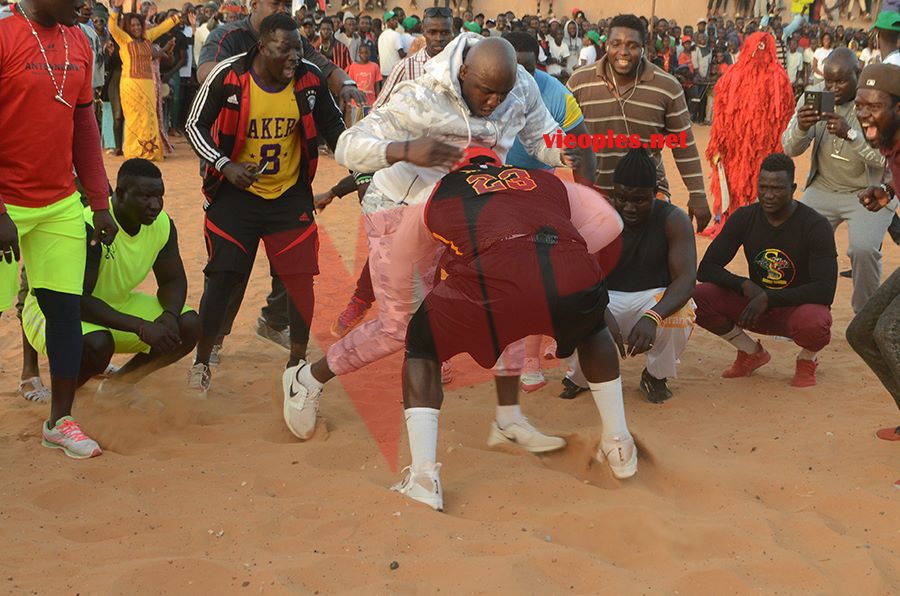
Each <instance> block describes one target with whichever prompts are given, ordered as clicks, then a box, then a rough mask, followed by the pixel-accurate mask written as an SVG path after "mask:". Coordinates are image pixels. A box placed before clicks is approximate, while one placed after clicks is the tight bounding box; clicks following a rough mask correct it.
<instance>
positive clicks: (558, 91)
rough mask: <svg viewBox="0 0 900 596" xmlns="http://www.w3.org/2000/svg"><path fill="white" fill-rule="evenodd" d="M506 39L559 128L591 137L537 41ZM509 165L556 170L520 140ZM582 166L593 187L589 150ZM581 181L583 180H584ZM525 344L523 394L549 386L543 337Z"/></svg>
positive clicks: (518, 36) (517, 36)
mask: <svg viewBox="0 0 900 596" xmlns="http://www.w3.org/2000/svg"><path fill="white" fill-rule="evenodd" d="M503 38H504V39H505V40H506V41H508V42H509V43H510V44H512V46H513V48H514V49H515V50H516V60H517V61H518V63H519V64H521V65H522V67H524V68H525V70H527V71H528V72H529V73H531V75H532V76H533V77H534V80H535V82H536V83H537V86H538V89H540V90H541V99H543V100H544V105H545V106H547V109H548V110H550V114H551V115H552V116H553V118H554V119H555V120H556V122H557V124H559V127H560V128H561V129H562V131H563V134H566V133H572V134H574V135H580V134H589V133H588V129H587V127H586V126H585V125H584V116H583V115H582V114H581V108H580V107H578V102H577V101H575V97H574V96H573V95H572V93H571V92H570V91H569V90H568V89H567V88H566V86H565V85H563V84H562V83H561V82H560V81H559V80H558V79H556V78H555V77H553V76H551V75H549V74H547V73H546V72H544V71H542V70H537V61H538V54H539V49H538V48H539V46H538V42H537V39H535V38H534V37H533V36H531V35H529V34H528V33H525V32H523V31H513V32H509V33H505V34H504V35H503ZM506 163H508V164H509V165H513V166H516V167H519V168H523V169H526V170H552V169H553V167H551V166H548V165H547V164H545V163H543V162H541V161H538V160H537V159H536V158H535V157H533V156H532V155H531V154H529V153H528V152H527V151H526V150H525V147H523V146H522V143H521V142H520V141H519V140H518V139H516V142H515V144H514V145H513V147H512V149H510V151H509V154H508V155H507V156H506ZM581 163H582V167H581V169H580V170H579V171H577V172H575V178H576V180H577V181H578V182H581V183H582V184H585V185H587V186H591V182H590V181H591V180H593V179H594V178H593V176H594V168H595V167H596V160H595V159H594V155H593V152H592V150H591V149H590V148H588V149H582V155H581ZM588 169H589V171H588ZM582 177H584V178H583V179H582ZM523 343H524V346H521V345H520V346H519V348H522V347H524V352H525V360H524V367H523V370H522V374H521V376H520V380H519V383H520V386H521V388H522V390H523V391H526V392H531V391H537V390H538V389H540V388H541V387H543V386H544V385H546V384H547V381H546V380H545V379H544V373H543V372H542V371H541V362H540V358H539V357H538V353H539V352H540V344H541V337H540V336H531V337H527V338H525V339H524V340H523ZM513 353H514V352H513Z"/></svg>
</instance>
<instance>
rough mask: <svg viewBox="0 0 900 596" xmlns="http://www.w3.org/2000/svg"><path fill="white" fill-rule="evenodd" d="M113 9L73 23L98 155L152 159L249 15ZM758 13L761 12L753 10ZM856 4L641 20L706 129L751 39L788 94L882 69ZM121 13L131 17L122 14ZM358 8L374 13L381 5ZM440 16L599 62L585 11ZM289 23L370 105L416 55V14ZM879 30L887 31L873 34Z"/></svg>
mask: <svg viewBox="0 0 900 596" xmlns="http://www.w3.org/2000/svg"><path fill="white" fill-rule="evenodd" d="M128 1H129V2H132V1H136V0H128ZM118 4H119V5H120V8H119V9H118V14H117V13H116V9H115V8H114V10H113V14H114V18H113V19H112V20H110V10H109V9H108V8H107V7H105V6H103V5H101V4H98V3H93V2H92V0H88V1H87V2H86V3H85V5H84V7H83V9H82V11H81V16H80V19H79V21H80V25H81V27H82V29H83V30H84V31H85V33H86V35H87V36H88V38H89V40H90V41H91V43H92V46H93V49H94V52H95V64H94V88H95V96H96V103H97V118H98V123H99V124H100V129H101V131H102V133H103V142H104V147H105V148H106V149H107V150H108V152H109V153H114V154H116V155H125V156H126V157H145V158H150V159H161V158H162V157H163V155H165V154H168V153H170V152H171V151H172V150H173V146H172V143H171V139H172V137H174V136H180V135H182V134H183V132H184V125H185V121H186V118H187V112H188V109H189V107H190V105H191V102H192V100H193V97H194V95H195V93H196V91H197V89H198V86H199V85H198V81H197V63H198V60H199V57H200V49H201V47H202V46H203V44H204V42H205V41H206V39H207V38H208V37H209V35H210V33H211V32H212V31H213V30H214V29H216V28H217V27H220V26H222V25H223V24H227V23H230V22H232V21H235V20H238V19H241V18H244V17H245V16H246V15H247V14H248V13H249V10H250V9H249V7H248V6H246V5H245V4H243V3H241V1H240V0H225V1H224V2H221V3H220V2H218V1H216V0H211V1H209V2H207V3H205V4H192V3H185V4H184V5H183V6H182V8H181V10H178V9H170V10H168V11H160V10H159V9H158V7H157V5H156V4H155V3H154V2H151V1H150V0H143V1H141V2H140V4H134V5H132V6H130V7H121V4H122V3H121V0H120V1H119V2H118ZM760 4H761V5H762V7H763V9H764V10H761V11H760V10H758V9H759V7H760ZM856 5H857V3H853V2H846V1H844V2H842V1H841V0H836V2H835V4H834V5H833V6H828V5H826V4H824V3H823V2H821V1H820V0H815V2H812V3H808V2H806V1H805V0H801V2H800V3H796V2H795V3H794V4H793V5H792V6H791V10H790V12H792V14H791V15H788V16H783V15H785V11H784V10H783V9H782V8H780V7H779V6H777V5H771V4H770V5H766V4H765V3H760V2H756V3H755V4H754V3H753V2H752V1H751V0H740V1H738V2H737V3H736V4H735V6H734V7H733V8H734V12H733V13H732V15H733V16H728V9H729V7H728V1H727V0H724V2H723V1H720V0H710V2H709V14H708V17H707V18H706V19H703V20H700V21H698V22H697V23H694V24H688V23H680V22H679V21H678V20H676V19H668V18H664V17H653V18H652V22H651V20H648V19H647V18H646V17H641V19H642V20H643V21H645V23H646V25H647V27H648V29H649V31H650V35H651V39H650V42H649V43H648V44H647V49H646V51H647V52H648V56H647V57H648V58H649V59H650V60H651V61H652V62H653V63H655V64H656V65H657V66H659V67H660V68H662V69H663V70H665V71H667V72H669V73H670V74H672V75H674V76H675V77H676V78H677V79H678V80H679V81H680V82H681V85H682V87H683V88H684V91H685V97H686V98H687V99H688V102H689V108H690V111H691V119H692V120H693V121H694V122H695V123H698V124H709V123H710V122H711V120H712V104H713V102H712V97H713V94H714V89H715V84H716V82H717V81H718V79H719V78H720V77H721V76H722V74H723V73H724V72H725V71H726V70H727V69H728V68H729V67H730V66H731V65H733V64H734V63H735V62H736V61H737V59H738V56H739V55H740V53H741V51H742V44H743V41H744V39H745V38H746V37H747V36H749V35H750V34H752V33H753V32H755V31H758V30H765V31H769V32H771V33H772V35H774V36H775V38H776V46H777V53H778V58H779V61H780V62H781V64H782V66H783V67H784V68H785V70H786V72H787V74H788V77H789V79H790V81H791V84H792V85H793V87H794V92H795V95H796V96H799V95H800V93H801V92H802V91H803V90H804V89H805V88H806V87H808V86H809V85H812V84H816V83H820V82H822V80H823V74H822V64H823V63H824V60H825V58H826V57H827V56H828V55H829V54H830V53H831V52H832V51H833V50H834V49H836V48H840V47H847V48H849V49H851V50H853V51H854V52H855V53H856V55H857V56H858V58H859V60H860V66H865V65H867V64H870V63H873V62H879V61H881V60H882V58H883V57H882V55H881V54H882V51H881V49H880V48H879V41H878V40H879V35H880V36H881V39H882V44H887V45H890V44H893V47H894V48H896V46H897V36H898V30H900V22H896V23H893V24H892V23H891V22H890V20H885V19H881V20H880V21H878V22H877V23H876V26H874V27H871V28H868V27H850V26H845V25H843V24H841V20H840V19H841V18H849V16H850V14H851V12H852V11H853V6H856ZM329 6H330V5H329ZM858 6H859V11H858V14H857V15H856V16H857V17H859V18H863V19H868V18H870V17H869V15H870V13H872V7H871V0H859V3H858ZM123 8H124V9H125V10H129V12H125V13H124V14H122V13H123ZM366 8H367V10H380V8H381V5H379V8H376V7H374V6H368V5H367V6H366ZM886 8H890V7H886ZM551 9H552V6H551ZM448 10H450V11H451V13H452V14H453V15H454V16H453V30H452V33H453V34H454V35H456V34H458V33H460V32H462V31H470V32H474V33H478V34H481V35H484V36H486V37H496V36H502V35H503V34H504V33H506V32H509V31H525V32H527V33H529V34H531V35H533V36H534V37H535V38H536V39H537V40H538V43H539V46H540V56H539V60H538V65H537V67H538V68H539V69H541V70H544V71H546V72H547V73H548V74H550V75H552V76H554V77H556V78H558V79H559V80H561V81H562V82H565V81H566V80H567V79H568V77H569V76H570V75H571V73H572V72H574V71H575V70H576V69H578V68H581V67H584V66H587V65H590V64H593V63H594V62H596V61H597V60H599V59H600V58H602V57H603V56H604V55H605V53H606V40H607V33H608V25H609V19H605V18H604V19H599V20H596V21H594V20H591V19H590V18H589V17H588V15H587V14H586V13H585V12H584V11H582V10H574V11H573V14H572V15H571V17H570V18H569V17H568V16H566V17H558V16H552V15H547V16H544V17H540V16H534V15H523V16H521V17H517V16H516V15H515V14H514V13H513V12H512V11H507V12H505V13H500V14H498V15H496V16H493V17H492V18H489V17H487V16H486V15H485V14H483V13H474V12H473V10H471V8H467V9H462V7H455V8H449V9H448ZM538 12H540V6H538ZM757 13H761V14H757ZM739 15H745V16H739ZM294 16H295V18H296V20H297V22H298V23H299V24H300V31H301V34H302V35H303V36H304V37H306V38H307V39H308V40H309V41H310V43H311V44H312V45H313V47H315V48H316V50H318V51H319V52H320V53H322V54H323V55H324V56H325V57H326V58H328V59H329V60H331V61H332V62H333V63H334V64H336V65H337V66H338V67H339V68H341V69H343V70H344V71H346V72H347V73H348V74H349V75H350V76H351V77H352V78H353V79H354V80H355V81H356V82H357V84H358V85H359V88H360V90H362V91H363V92H365V93H366V95H367V98H368V100H369V103H370V104H372V103H374V102H375V98H376V97H377V95H378V93H379V91H380V90H381V85H382V83H383V82H384V81H385V80H386V79H387V78H388V75H389V74H390V72H391V69H392V68H393V66H394V65H395V64H397V63H398V62H399V61H400V60H401V59H402V58H404V57H406V56H408V55H411V54H413V53H415V52H417V51H419V50H421V49H422V48H423V47H424V39H423V36H422V33H423V31H422V19H421V17H420V16H419V15H415V14H408V13H407V12H406V11H405V10H404V9H402V8H400V7H397V8H394V9H392V10H387V11H385V12H383V13H379V15H375V16H372V15H370V14H365V13H363V14H359V13H358V12H357V13H354V12H352V11H351V9H350V8H348V7H344V8H343V9H342V10H339V11H337V12H336V13H334V14H327V13H326V12H324V11H322V10H321V9H320V5H318V4H316V5H315V6H313V7H312V8H310V7H308V6H306V5H301V6H300V7H299V8H298V9H297V10H296V11H295V15H294ZM882 16H883V15H882ZM835 19H837V20H835ZM882 23H887V25H886V26H884V28H881V29H879V28H878V26H879V25H881V24H882ZM111 25H112V26H111ZM123 46H128V48H129V49H128V51H126V52H124V53H123ZM123 55H124V59H123ZM898 61H900V60H898ZM123 104H124V108H123ZM129 107H130V108H131V109H129ZM356 107H357V106H347V110H348V119H349V121H350V123H352V122H353V121H355V120H356V119H357V118H358V117H359V116H361V115H362V112H361V111H359V112H357V111H356ZM351 110H353V115H351V114H350V111H351ZM129 113H130V114H131V119H130V120H131V122H130V123H129V125H128V126H136V127H141V128H142V129H146V128H147V127H153V128H156V129H158V132H157V131H153V132H154V134H147V133H146V131H144V133H143V134H134V135H131V136H132V137H133V139H134V140H133V142H132V146H131V147H129V143H128V139H127V137H129V135H128V134H127V133H126V129H127V128H128V127H127V126H126V120H129V118H128V116H129ZM357 113H358V116H357V115H356V114H357ZM138 138H140V139H141V142H138V140H137V139H138ZM147 139H150V140H149V141H148V140H147ZM141 143H143V145H142V144H141Z"/></svg>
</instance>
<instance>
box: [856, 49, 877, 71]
mask: <svg viewBox="0 0 900 596" xmlns="http://www.w3.org/2000/svg"><path fill="white" fill-rule="evenodd" d="M859 60H860V62H862V63H863V66H868V65H869V64H873V63H875V62H881V50H879V49H878V48H875V49H874V50H873V49H872V48H869V47H865V48H863V51H862V52H860V53H859Z"/></svg>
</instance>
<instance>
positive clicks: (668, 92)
mask: <svg viewBox="0 0 900 596" xmlns="http://www.w3.org/2000/svg"><path fill="white" fill-rule="evenodd" d="M640 69H641V70H640V72H641V75H640V79H639V82H638V84H637V88H634V87H633V86H628V87H627V88H622V89H620V92H621V93H622V99H623V101H621V102H620V101H619V100H618V99H616V91H615V87H614V86H613V83H612V81H611V80H610V79H608V78H607V75H608V73H609V72H610V71H609V69H608V68H607V58H606V56H604V57H603V58H601V59H600V60H598V61H597V62H596V63H595V64H592V65H590V66H586V67H584V68H580V69H578V70H576V71H575V72H574V73H573V74H572V76H571V77H570V78H569V82H568V86H569V89H570V90H571V91H572V94H573V95H574V96H575V99H576V100H577V101H578V105H580V106H581V111H582V113H583V114H584V123H585V125H586V126H587V129H588V131H589V132H590V133H591V134H599V135H603V136H607V132H608V131H610V130H612V131H613V133H614V134H637V135H639V136H640V137H641V141H642V142H644V143H649V142H650V135H651V134H664V135H667V134H677V133H680V132H682V131H684V132H685V134H686V135H687V145H686V146H684V147H677V148H675V149H672V153H673V155H674V157H675V164H676V165H677V167H678V171H679V172H680V173H681V178H682V180H684V184H685V186H687V188H688V191H689V192H690V197H689V201H690V202H695V201H703V203H704V204H705V203H706V190H705V188H704V185H703V169H702V167H701V165H700V154H699V152H698V151H697V146H696V144H695V143H694V133H693V132H692V130H691V115H690V112H688V108H687V103H686V102H685V99H684V91H683V90H682V88H681V84H680V83H679V82H678V80H677V79H676V78H675V77H673V76H672V75H670V74H668V73H666V72H664V71H663V70H662V69H660V68H659V67H657V66H656V65H654V64H652V63H650V62H649V61H647V60H646V59H644V60H643V61H642V65H641V67H640ZM609 76H611V75H609ZM632 90H633V91H634V92H633V93H632ZM623 115H624V117H623ZM647 151H648V152H649V153H650V154H651V155H652V156H653V159H654V161H656V164H657V182H658V183H659V187H660V190H661V191H662V192H664V193H665V194H666V195H667V196H670V194H671V193H670V192H669V184H668V182H667V181H666V171H665V168H664V167H663V162H662V153H661V149H654V148H651V147H650V146H649V145H648V146H647ZM627 152H628V149H616V148H612V149H610V148H605V149H600V150H599V151H598V152H597V154H596V155H597V180H596V183H597V187H598V188H600V189H601V190H602V191H603V192H604V193H606V194H609V193H610V192H611V191H612V187H613V181H612V179H613V171H614V170H615V168H616V164H617V163H618V162H619V159H621V158H622V156H623V155H625V154H626V153H627Z"/></svg>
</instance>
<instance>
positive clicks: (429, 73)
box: [335, 33, 562, 210]
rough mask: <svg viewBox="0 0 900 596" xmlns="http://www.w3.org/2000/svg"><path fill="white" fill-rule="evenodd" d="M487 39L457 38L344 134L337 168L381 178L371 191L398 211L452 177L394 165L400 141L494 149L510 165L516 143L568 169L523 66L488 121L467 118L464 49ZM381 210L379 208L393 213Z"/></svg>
mask: <svg viewBox="0 0 900 596" xmlns="http://www.w3.org/2000/svg"><path fill="white" fill-rule="evenodd" d="M484 39H485V38H484V37H482V36H481V35H477V34H475V33H464V34H462V35H460V36H458V37H457V38H456V39H454V40H453V41H452V42H450V43H449V44H448V45H447V47H446V48H445V49H444V51H443V52H441V53H440V54H438V55H437V56H435V57H434V58H432V59H431V60H429V61H428V63H427V64H426V65H425V74H424V75H422V76H421V77H420V78H419V79H417V80H416V81H407V82H403V83H400V84H399V85H397V87H396V88H395V89H394V92H393V94H392V95H391V98H390V100H389V101H388V102H387V103H386V104H384V105H383V106H382V107H380V108H378V109H377V110H375V111H373V112H372V113H370V114H369V115H368V116H367V117H365V118H364V119H362V120H361V121H359V122H358V123H357V124H355V125H354V126H353V127H352V128H350V129H348V130H347V131H346V132H344V133H343V134H342V135H341V137H340V139H338V143H337V147H336V148H335V159H336V160H337V162H338V163H339V164H341V165H342V166H344V167H347V168H350V169H351V170H356V171H361V172H375V175H374V177H373V180H372V186H371V187H370V191H369V192H370V193H372V191H375V192H376V193H377V194H381V195H383V196H384V197H386V198H387V199H388V202H389V203H393V204H397V203H411V202H416V201H418V200H421V199H422V198H423V197H421V196H418V195H420V193H421V191H422V190H423V189H425V188H426V187H429V186H430V185H432V184H434V183H436V182H437V181H438V180H440V179H441V178H442V177H443V176H444V174H446V173H447V171H448V170H447V169H446V168H424V167H421V166H417V165H414V164H411V163H409V162H398V163H395V164H394V165H390V164H388V162H387V157H386V154H387V147H388V145H389V144H390V143H391V142H395V141H407V140H415V139H419V138H422V137H430V138H434V139H437V140H441V141H444V142H446V143H451V144H454V145H458V146H460V147H467V146H469V145H478V146H482V147H488V148H490V149H492V150H493V151H494V152H496V153H497V155H499V156H500V158H501V159H505V158H506V154H507V152H508V151H509V150H510V148H511V147H512V145H513V142H514V141H515V139H516V136H518V137H519V140H521V141H522V145H523V146H524V147H525V149H526V150H527V151H528V152H529V153H530V154H532V155H533V156H534V157H536V158H537V159H538V160H540V161H542V162H544V163H546V164H548V165H555V166H560V165H562V162H561V160H560V150H559V149H556V148H548V147H547V146H546V144H545V142H544V136H543V135H545V134H547V135H552V134H554V133H555V132H556V131H557V129H559V125H558V124H557V123H556V121H555V120H554V119H553V116H552V115H551V114H550V112H549V111H547V108H546V106H545V105H544V102H543V100H542V99H541V93H540V90H539V89H538V86H537V83H535V82H534V78H533V77H532V76H531V75H529V74H528V72H527V71H526V70H525V69H524V68H522V67H521V66H519V67H518V77H517V80H516V85H515V87H513V90H512V91H511V92H510V94H509V95H508V96H507V97H506V99H505V100H504V101H503V103H501V104H500V105H499V106H497V109H496V110H494V112H493V113H492V114H491V115H490V116H488V117H487V118H483V117H480V116H475V115H473V114H472V113H471V112H470V111H469V108H468V106H467V105H466V102H465V100H464V99H463V97H462V90H461V88H460V85H459V80H458V78H457V75H458V74H459V67H460V66H461V65H462V62H463V60H462V58H463V50H464V49H465V48H466V47H468V46H472V45H474V44H476V43H479V42H481V41H483V40H484ZM424 198H427V197H424ZM367 200H368V195H367ZM380 203H381V204H380V205H379V206H378V207H376V209H380V208H387V207H389V206H390V205H384V204H383V203H384V201H380ZM368 210H372V208H371V206H370V207H368Z"/></svg>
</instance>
